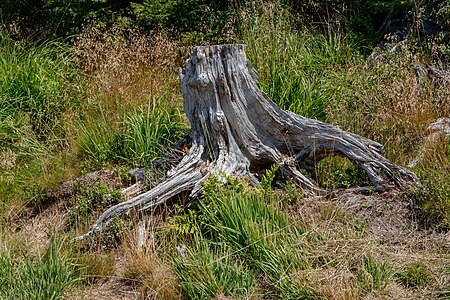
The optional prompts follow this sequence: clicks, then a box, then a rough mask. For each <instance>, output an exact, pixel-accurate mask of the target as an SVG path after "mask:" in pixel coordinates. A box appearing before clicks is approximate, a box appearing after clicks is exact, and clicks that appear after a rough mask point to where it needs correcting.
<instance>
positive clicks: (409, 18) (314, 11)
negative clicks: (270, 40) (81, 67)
mask: <svg viewBox="0 0 450 300" xmlns="http://www.w3.org/2000/svg"><path fill="white" fill-rule="evenodd" d="M276 1H278V2H281V3H278V4H280V6H281V7H283V8H284V9H285V10H286V11H288V12H289V14H290V15H291V16H292V20H293V22H294V23H296V24H297V25H298V26H305V25H306V26H308V27H309V28H315V29H317V30H321V31H326V30H341V31H344V32H346V33H352V34H353V35H354V36H355V38H356V39H357V40H358V41H359V42H360V44H361V45H362V46H365V47H367V46H368V47H369V48H371V47H372V46H374V45H375V44H376V43H378V42H379V41H380V40H381V39H382V38H383V37H384V36H385V34H386V33H396V34H397V35H398V36H399V37H400V38H404V37H406V36H407V37H414V38H423V37H427V38H428V37H431V38H433V39H435V40H436V39H439V43H441V44H442V43H444V44H448V40H449V33H448V32H449V31H450V4H449V2H448V1H447V0H418V1H413V0H312V1H306V0H301V1H295V0H276ZM0 3H1V4H0V13H1V17H2V21H3V24H4V25H6V26H5V27H6V28H8V30H9V31H10V33H11V34H12V35H13V36H15V37H16V38H23V37H29V36H33V37H35V38H39V39H40V38H48V37H67V36H71V35H73V34H77V33H79V32H81V31H82V30H83V28H84V27H85V26H86V25H87V24H90V23H92V22H95V23H98V24H101V25H106V26H107V25H110V24H112V23H120V24H121V25H123V26H125V27H126V26H139V27H141V28H143V29H145V30H155V29H165V30H167V31H169V32H171V34H173V35H174V37H176V38H182V37H186V36H188V37H193V36H195V37H196V38H195V39H190V41H193V42H198V41H199V40H208V41H211V42H222V41H229V39H228V40H227V37H228V36H229V35H227V33H228V30H229V28H230V27H231V28H234V26H233V22H236V21H239V15H240V14H239V12H242V11H247V12H248V13H250V14H251V13H252V12H253V13H254V12H255V11H256V10H258V9H260V8H261V4H262V5H271V4H273V1H271V0H266V1H264V0H261V1H249V0H219V1H212V0H136V1H134V2H132V1H123V0H122V1H121V0H109V1H106V0H20V1H16V0H4V1H1V2H0Z"/></svg>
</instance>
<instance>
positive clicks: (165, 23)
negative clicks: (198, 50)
mask: <svg viewBox="0 0 450 300" xmlns="http://www.w3.org/2000/svg"><path fill="white" fill-rule="evenodd" d="M228 5H229V4H228V2H227V1H224V0H220V1H210V0H201V1H198V0H156V1H155V0H144V1H143V3H142V4H138V3H133V4H132V7H133V11H134V13H135V15H136V17H137V20H138V22H139V23H140V24H141V25H146V26H150V27H153V28H154V27H159V28H164V29H168V30H170V31H172V32H173V33H175V34H176V35H178V36H179V35H180V34H186V33H188V34H189V35H191V36H192V35H193V34H194V33H197V34H200V35H201V36H202V37H203V38H207V39H220V38H221V34H222V33H224V30H225V28H226V26H225V25H226V23H227V22H228V20H229V18H230V14H231V10H230V9H229V7H228ZM196 42H199V40H197V41H196Z"/></svg>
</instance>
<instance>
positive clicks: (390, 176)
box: [91, 45, 420, 232]
mask: <svg viewBox="0 0 450 300" xmlns="http://www.w3.org/2000/svg"><path fill="white" fill-rule="evenodd" d="M180 82H181V89H182V93H183V98H184V111H185V113H186V115H187V117H188V119H189V122H190V124H191V126H192V128H191V132H190V135H189V150H188V152H187V154H186V155H185V156H184V157H183V158H182V159H181V161H180V162H179V163H178V165H177V166H176V167H174V168H173V169H172V170H170V171H169V172H168V175H167V179H166V180H165V181H163V182H162V183H161V184H159V185H158V186H156V187H155V188H153V189H152V190H150V191H147V192H145V193H142V194H140V195H138V196H137V197H134V198H133V199H130V200H128V201H126V202H123V203H120V204H118V205H115V206H113V207H111V208H109V209H108V210H107V211H106V212H104V213H103V215H101V217H100V218H99V219H98V221H97V222H96V223H95V224H94V225H93V226H92V230H91V232H93V231H98V230H100V229H102V228H103V227H105V226H106V225H107V224H108V223H109V222H110V221H111V220H112V219H113V218H114V217H115V216H118V215H121V214H123V213H125V212H127V211H129V210H130V209H136V210H146V209H150V208H152V207H155V206H157V205H158V204H161V203H163V202H164V201H166V200H167V199H169V198H171V197H173V196H175V195H177V194H178V193H180V192H183V191H187V190H190V191H191V194H190V195H191V196H195V195H198V193H199V192H200V191H201V189H202V182H203V181H205V180H206V179H207V178H208V177H209V176H211V175H214V176H217V177H218V178H224V177H225V176H229V175H232V176H246V177H248V178H249V179H250V181H251V182H253V183H255V184H259V182H258V179H257V177H256V176H255V174H257V173H261V172H264V170H265V169H267V168H268V167H269V166H271V165H273V164H276V163H278V164H279V165H280V171H281V172H282V173H283V174H284V175H285V176H289V177H292V178H293V179H294V180H295V181H296V182H297V183H298V184H299V185H300V186H301V187H302V188H303V189H304V190H305V192H307V193H312V194H318V193H321V192H322V191H323V190H322V189H321V188H320V187H318V186H317V185H316V184H315V183H314V182H313V181H312V180H310V179H309V178H308V177H306V176H305V175H303V174H302V173H301V172H299V169H300V168H303V169H306V170H310V171H311V170H313V169H314V166H315V164H317V162H318V161H320V160H321V159H323V158H324V157H326V156H330V155H340V156H344V157H347V158H348V159H349V160H350V161H352V162H353V163H354V164H355V165H357V166H359V167H361V168H363V169H364V170H365V171H366V172H367V174H368V176H369V178H370V180H371V182H372V184H373V188H374V189H375V190H377V191H384V190H388V189H391V188H393V187H395V186H397V187H399V188H402V189H406V188H408V187H418V186H419V185H420V183H419V181H418V179H417V177H416V176H415V175H414V174H413V173H412V172H410V171H408V170H406V169H404V168H402V167H400V166H398V165H395V164H393V163H392V162H390V161H388V160H387V159H386V158H385V157H384V156H383V152H384V149H383V146H382V145H380V144H379V143H377V142H374V141H372V140H369V139H367V138H364V137H361V136H358V135H355V134H352V133H348V132H345V131H343V130H341V129H339V128H337V127H335V126H332V125H329V124H326V123H324V122H320V121H317V120H313V119H308V118H304V117H302V116H299V115H296V114H294V113H292V112H289V111H284V110H282V109H280V108H279V107H277V106H276V105H275V104H274V103H273V102H272V101H271V100H270V99H269V98H268V96H267V95H266V94H264V93H263V92H262V91H261V90H260V89H259V87H258V74H257V72H256V71H255V70H254V69H253V67H252V65H251V64H250V63H249V62H248V61H247V59H246V56H245V46H244V45H216V46H205V47H197V48H196V49H195V50H194V53H193V56H192V58H191V59H189V60H188V61H187V62H186V69H184V70H182V71H180Z"/></svg>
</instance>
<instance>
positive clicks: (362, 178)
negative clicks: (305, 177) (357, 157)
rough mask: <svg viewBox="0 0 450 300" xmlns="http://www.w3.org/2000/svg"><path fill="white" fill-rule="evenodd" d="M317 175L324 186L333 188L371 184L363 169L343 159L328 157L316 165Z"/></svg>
mask: <svg viewBox="0 0 450 300" xmlns="http://www.w3.org/2000/svg"><path fill="white" fill-rule="evenodd" d="M315 173H316V176H317V178H318V180H319V182H320V183H321V185H322V186H325V187H331V188H349V187H351V186H366V185H368V184H369V182H370V181H369V177H368V176H367V174H366V172H365V171H364V170H363V169H362V168H359V167H357V166H355V165H353V164H352V163H351V162H350V161H349V160H348V159H346V158H342V157H327V158H325V159H323V160H321V161H320V162H319V163H318V164H317V165H316V170H315Z"/></svg>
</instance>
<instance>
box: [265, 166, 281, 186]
mask: <svg viewBox="0 0 450 300" xmlns="http://www.w3.org/2000/svg"><path fill="white" fill-rule="evenodd" d="M279 168H280V165H279V164H273V165H272V166H271V167H270V169H267V170H266V174H264V175H263V176H262V178H261V187H262V188H263V189H264V190H266V191H269V190H270V189H271V188H272V183H273V181H274V179H275V176H276V174H277V171H278V169H279Z"/></svg>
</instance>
